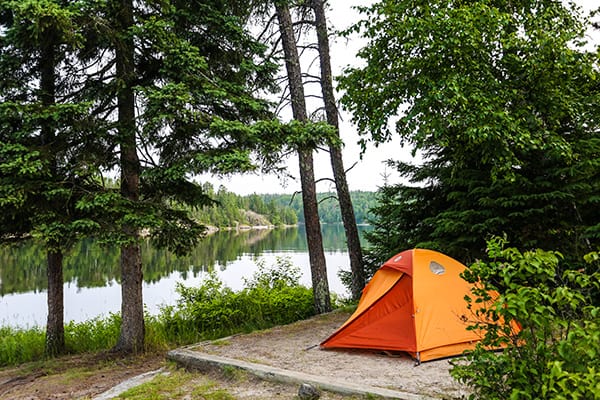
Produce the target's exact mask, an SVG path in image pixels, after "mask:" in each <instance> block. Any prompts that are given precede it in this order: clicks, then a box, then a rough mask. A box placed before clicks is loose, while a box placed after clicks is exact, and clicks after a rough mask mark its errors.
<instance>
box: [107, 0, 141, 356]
mask: <svg viewBox="0 0 600 400" xmlns="http://www.w3.org/2000/svg"><path fill="white" fill-rule="evenodd" d="M117 21H118V25H119V31H120V33H121V35H122V38H121V40H120V41H119V43H118V44H117V46H116V49H115V56H116V72H117V80H119V81H120V82H122V84H121V85H119V86H120V87H119V92H118V94H117V102H118V104H117V107H118V119H119V121H118V135H119V138H120V143H121V158H120V163H121V195H122V196H123V197H124V198H125V199H127V200H130V201H132V202H137V201H139V190H140V189H139V185H140V169H141V168H140V161H139V158H138V154H137V146H136V126H135V97H134V92H133V81H134V79H135V64H134V44H133V39H132V38H131V37H130V36H129V35H130V33H129V29H130V28H131V27H132V26H133V24H134V21H133V2H132V0H120V7H119V9H118V15H117ZM123 231H124V233H125V234H126V235H127V236H128V237H129V238H130V243H128V244H126V245H124V246H122V247H121V318H122V322H121V332H120V336H119V340H118V342H117V344H116V346H115V349H114V350H115V351H120V352H125V353H137V352H142V351H143V349H144V334H145V326H144V303H143V300H142V278H143V276H142V257H141V248H140V245H139V243H138V239H139V232H138V230H137V228H136V227H135V226H132V225H127V226H125V227H124V228H123Z"/></svg>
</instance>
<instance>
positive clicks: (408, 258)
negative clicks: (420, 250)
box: [381, 250, 414, 276]
mask: <svg viewBox="0 0 600 400" xmlns="http://www.w3.org/2000/svg"><path fill="white" fill-rule="evenodd" d="M413 252H414V250H405V251H403V252H402V253H398V254H396V255H395V256H394V257H392V258H390V259H389V260H387V261H386V262H384V263H383V265H382V266H381V269H383V268H389V269H395V270H396V271H399V272H403V273H405V274H408V275H410V276H412V271H413Z"/></svg>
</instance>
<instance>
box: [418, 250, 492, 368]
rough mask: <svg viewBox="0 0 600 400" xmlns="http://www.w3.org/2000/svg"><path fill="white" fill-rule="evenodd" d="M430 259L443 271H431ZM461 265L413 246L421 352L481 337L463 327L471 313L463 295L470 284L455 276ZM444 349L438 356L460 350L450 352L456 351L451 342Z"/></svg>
mask: <svg viewBox="0 0 600 400" xmlns="http://www.w3.org/2000/svg"><path fill="white" fill-rule="evenodd" d="M432 261H433V262H434V263H436V264H437V266H442V267H443V268H444V270H445V271H444V272H443V273H440V271H439V270H437V273H435V272H433V271H432V269H431V268H430V265H431V262H432ZM464 269H465V267H464V265H463V264H461V263H459V262H458V261H456V260H454V259H452V258H450V257H448V256H445V255H443V254H441V253H437V252H434V251H430V250H422V249H416V250H415V252H414V258H413V279H414V281H415V283H414V286H413V296H414V302H415V327H416V334H417V338H416V340H417V351H419V352H421V354H423V353H424V351H425V350H428V349H435V348H440V351H441V348H442V347H443V346H448V345H451V344H457V343H458V344H459V343H469V342H472V341H478V340H480V339H481V337H480V335H479V334H478V333H477V332H474V331H468V330H467V326H468V325H469V323H468V320H469V319H470V316H471V315H472V314H471V311H469V310H468V309H467V303H466V301H465V299H464V297H465V295H466V294H468V293H470V284H469V283H468V282H466V281H465V280H464V279H462V278H461V277H460V276H459V274H460V273H461V272H462V271H463V270H464ZM434 270H435V268H434ZM458 347H459V348H460V347H461V346H458ZM448 351H449V353H448V354H441V356H442V357H443V356H449V355H455V354H460V353H461V352H462V350H460V351H458V353H451V352H452V351H457V349H454V346H449V347H448Z"/></svg>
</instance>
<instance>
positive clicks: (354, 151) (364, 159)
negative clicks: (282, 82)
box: [199, 0, 600, 195]
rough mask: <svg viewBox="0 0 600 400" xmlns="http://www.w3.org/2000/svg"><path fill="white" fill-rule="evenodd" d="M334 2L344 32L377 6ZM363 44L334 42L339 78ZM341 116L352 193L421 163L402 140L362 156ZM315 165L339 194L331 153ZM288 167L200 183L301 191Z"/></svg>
mask: <svg viewBox="0 0 600 400" xmlns="http://www.w3.org/2000/svg"><path fill="white" fill-rule="evenodd" d="M330 3H331V10H329V12H328V19H329V24H330V27H333V28H335V29H339V30H343V29H345V28H347V27H348V26H350V25H352V24H353V23H354V22H356V21H358V20H359V18H360V17H359V14H358V13H357V12H356V11H355V10H354V9H353V7H354V6H356V5H368V4H370V3H373V0H362V1H361V0H331V1H330ZM575 3H576V4H578V5H579V6H581V7H582V9H583V10H584V11H591V10H592V8H594V7H598V3H597V0H575ZM589 36H590V37H591V39H592V41H593V42H595V43H599V42H600V33H599V32H598V31H595V32H592V31H590V33H589ZM363 44H364V42H363V41H362V40H361V39H360V38H358V37H355V38H353V39H352V40H346V39H341V38H338V39H336V40H335V41H334V42H332V43H330V46H331V59H332V69H333V73H334V76H335V75H339V74H340V73H341V72H342V69H343V68H344V67H346V66H348V65H356V63H357V60H356V58H355V54H356V52H357V51H358V50H359V49H360V48H361V47H362V45H363ZM317 67H318V66H317ZM316 72H318V70H317V71H316ZM338 97H339V96H338ZM309 107H310V106H309ZM340 115H341V121H340V136H341V138H342V140H343V142H344V148H343V158H344V166H345V168H346V169H348V168H349V167H352V166H353V167H352V168H351V169H350V170H349V171H348V172H347V179H348V186H349V188H350V190H366V191H375V190H377V189H378V188H379V187H381V186H383V184H384V182H385V180H386V179H387V181H388V183H390V184H394V183H399V182H400V181H401V178H400V177H398V176H397V174H394V171H393V170H390V169H389V168H386V166H385V164H384V162H385V160H388V159H394V160H402V161H408V162H415V163H418V162H419V160H420V159H419V156H418V155H417V156H416V158H413V156H412V155H411V153H412V151H411V150H412V149H411V148H408V147H402V146H401V145H400V142H399V140H396V141H392V142H390V143H386V144H384V145H380V146H379V147H375V146H373V145H369V146H368V147H367V149H366V151H365V152H364V154H362V156H361V148H360V146H359V145H358V140H359V136H358V134H357V133H356V129H355V127H354V126H353V125H352V124H351V122H350V115H348V114H347V113H345V112H344V111H343V110H342V109H341V108H340ZM314 163H315V168H314V169H315V179H316V180H317V181H318V183H317V191H318V192H326V191H335V186H334V185H333V183H331V182H330V181H328V180H323V181H320V182H319V180H320V179H323V178H332V177H333V173H332V171H331V162H330V160H329V154H328V153H326V152H323V151H319V152H316V153H314ZM286 165H287V172H288V174H290V175H292V177H293V178H291V179H290V178H288V179H283V178H282V177H278V176H275V175H259V174H244V175H234V176H231V177H227V178H220V179H219V178H216V177H212V176H208V175H204V176H202V177H200V179H199V180H200V181H202V182H211V183H212V184H213V185H214V186H215V188H217V187H218V186H219V185H224V186H225V187H226V188H227V190H229V191H230V192H234V193H237V194H241V195H246V194H252V193H294V192H300V180H299V175H298V159H297V157H295V156H291V157H289V159H287V161H286ZM386 176H387V177H386Z"/></svg>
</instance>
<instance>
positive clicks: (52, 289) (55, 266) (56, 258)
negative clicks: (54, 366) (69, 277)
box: [46, 250, 65, 356]
mask: <svg viewBox="0 0 600 400" xmlns="http://www.w3.org/2000/svg"><path fill="white" fill-rule="evenodd" d="M47 268H48V270H47V275H48V320H47V322H46V354H48V355H53V356H54V355H57V354H62V353H64V352H65V326H64V309H65V307H64V297H63V296H64V294H63V254H62V252H61V251H60V250H49V251H48V253H47Z"/></svg>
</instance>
